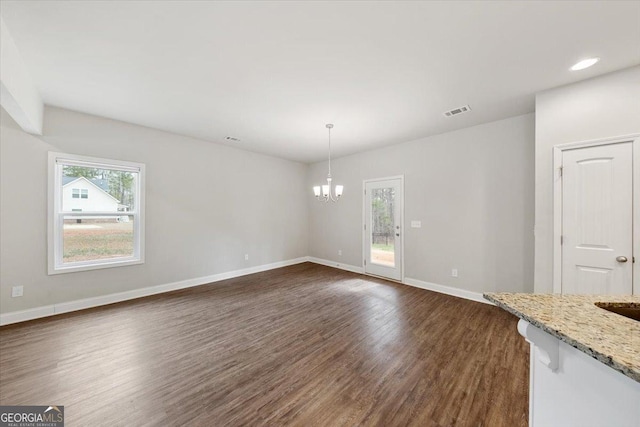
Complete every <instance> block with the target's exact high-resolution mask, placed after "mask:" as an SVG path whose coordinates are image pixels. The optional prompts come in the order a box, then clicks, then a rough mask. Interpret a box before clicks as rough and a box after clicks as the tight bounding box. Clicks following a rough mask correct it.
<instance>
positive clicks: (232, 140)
mask: <svg viewBox="0 0 640 427" xmlns="http://www.w3.org/2000/svg"><path fill="white" fill-rule="evenodd" d="M224 139H226V140H227V141H231V142H240V138H236V137H235V136H226V137H225V138H224Z"/></svg>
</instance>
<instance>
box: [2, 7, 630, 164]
mask: <svg viewBox="0 0 640 427" xmlns="http://www.w3.org/2000/svg"><path fill="white" fill-rule="evenodd" d="M0 5H1V6H0V7H1V10H0V12H1V13H2V16H3V19H4V21H5V23H6V24H7V27H8V28H9V31H10V32H11V34H12V36H13V38H14V40H15V42H16V45H17V46H18V48H19V50H20V52H21V54H22V56H23V59H24V61H25V62H26V64H27V66H28V67H29V69H30V71H31V73H32V74H33V75H32V77H33V79H34V81H35V83H36V84H37V86H38V88H39V90H40V91H41V94H42V96H43V99H44V101H45V103H47V104H49V105H55V106H60V107H64V108H68V109H72V110H77V111H82V112H87V113H91V114H96V115H100V116H105V117H109V118H114V119H118V120H123V121H127V122H131V123H136V124H140V125H145V126H150V127H153V128H158V129H163V130H166V131H170V132H175V133H179V134H184V135H189V136H194V137H198V138H202V139H205V140H209V141H213V142H219V143H224V144H229V145H234V146H238V147H241V148H244V149H247V150H252V151H258V152H263V153H268V154H272V155H275V156H279V157H284V158H288V159H292V160H299V161H303V162H312V161H318V160H322V159H324V158H325V157H326V149H327V134H326V129H325V127H324V125H325V123H329V122H331V123H334V124H335V128H334V130H333V134H332V135H333V148H334V155H336V156H341V155H346V154H349V153H354V152H358V151H362V150H367V149H371V148H374V147H379V146H384V145H389V144H396V143H401V142H405V141H409V140H412V139H416V138H419V137H423V136H427V135H433V134H437V133H442V132H445V131H449V130H453V129H458V128H462V127H467V126H471V125H474V124H478V123H484V122H489V121H493V120H497V119H501V118H506V117H510V116H515V115H518V114H523V113H527V112H531V111H533V108H534V95H535V93H536V92H539V91H541V90H544V89H548V88H551V87H555V86H559V85H563V84H567V83H571V82H575V81H578V80H583V79H585V78H589V77H593V76H596V75H600V74H604V73H607V72H610V71H613V70H617V69H621V68H625V67H629V66H632V65H635V64H639V63H640V2H637V1H634V2H631V1H621V2H615V1H604V2H578V1H569V2H557V1H553V2H551V1H549V2H545V1H543V2H515V1H514V2H215V3H214V2H204V1H196V2H185V1H183V2H178V1H174V2H169V1H139V2H138V1H130V2H111V1H104V2H98V1H92V2H80V1H69V2H62V1H42V2H38V1H18V2H14V1H5V0H3V1H2V2H1V3H0ZM590 56H599V57H601V58H602V61H601V62H600V63H598V64H597V65H596V66H594V67H592V68H590V69H587V70H583V71H580V72H570V71H569V70H568V68H569V67H570V66H571V65H573V64H574V63H575V62H577V61H578V60H580V59H583V58H585V57H590ZM464 104H469V105H470V106H471V108H472V112H470V113H467V114H464V115H461V116H457V117H453V118H445V117H444V116H443V115H442V113H443V112H444V111H445V110H449V109H451V108H454V107H457V106H460V105H464ZM227 135H230V136H234V137H238V138H240V139H241V142H238V143H230V142H227V141H225V140H224V138H225V136H227Z"/></svg>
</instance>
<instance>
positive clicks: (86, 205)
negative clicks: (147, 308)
mask: <svg viewBox="0 0 640 427" xmlns="http://www.w3.org/2000/svg"><path fill="white" fill-rule="evenodd" d="M49 175H50V176H49V180H50V182H49V188H50V191H49V236H48V241H49V242H48V244H49V274H58V273H67V272H73V271H83V270H92V269H96V268H107V267H117V266H124V265H132V264H141V263H143V262H144V165H143V164H140V163H132V162H122V161H118V160H106V159H97V158H93V157H84V156H76V155H71V154H62V153H53V152H51V153H49ZM89 192H91V197H90V198H89Z"/></svg>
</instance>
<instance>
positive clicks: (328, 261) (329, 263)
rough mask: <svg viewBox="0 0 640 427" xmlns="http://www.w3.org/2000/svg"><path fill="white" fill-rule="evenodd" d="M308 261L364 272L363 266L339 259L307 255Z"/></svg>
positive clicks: (353, 271) (354, 271) (359, 272)
mask: <svg viewBox="0 0 640 427" xmlns="http://www.w3.org/2000/svg"><path fill="white" fill-rule="evenodd" d="M307 261H309V262H313V263H316V264H320V265H326V266H327V267H333V268H339V269H340V270H346V271H350V272H352V273H358V274H363V273H364V269H363V268H362V267H356V266H355V265H349V264H343V263H341V262H337V261H330V260H328V259H322V258H316V257H312V256H310V257H307Z"/></svg>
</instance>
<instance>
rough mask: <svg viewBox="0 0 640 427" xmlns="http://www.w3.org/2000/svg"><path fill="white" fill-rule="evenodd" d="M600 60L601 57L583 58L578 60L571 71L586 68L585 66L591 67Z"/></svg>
mask: <svg viewBox="0 0 640 427" xmlns="http://www.w3.org/2000/svg"><path fill="white" fill-rule="evenodd" d="M598 61H600V58H589V59H583V60H582V61H580V62H578V63H577V64H575V65H574V66H573V67H571V71H579V70H584V69H585V68H589V67H591V66H592V65H595V63H596V62H598Z"/></svg>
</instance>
